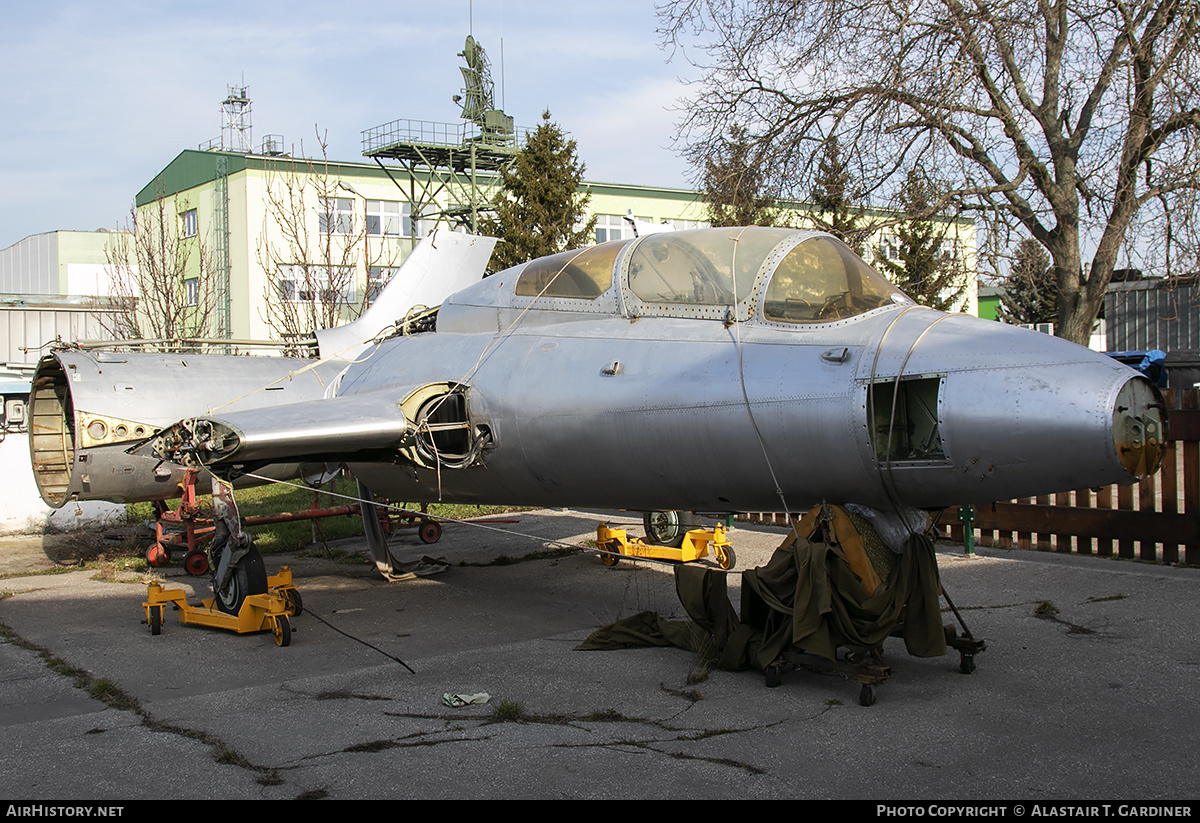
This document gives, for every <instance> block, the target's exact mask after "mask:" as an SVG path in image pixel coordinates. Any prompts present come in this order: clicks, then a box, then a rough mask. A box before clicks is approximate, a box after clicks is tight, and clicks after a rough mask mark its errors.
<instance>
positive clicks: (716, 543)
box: [596, 523, 737, 571]
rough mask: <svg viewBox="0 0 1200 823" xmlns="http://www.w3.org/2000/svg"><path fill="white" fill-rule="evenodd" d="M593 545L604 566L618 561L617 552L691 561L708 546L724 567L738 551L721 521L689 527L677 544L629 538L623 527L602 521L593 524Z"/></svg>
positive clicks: (700, 555) (697, 557)
mask: <svg viewBox="0 0 1200 823" xmlns="http://www.w3.org/2000/svg"><path fill="white" fill-rule="evenodd" d="M596 545H597V547H599V549H600V550H601V551H602V552H606V553H605V554H602V555H600V562H601V563H603V564H604V565H606V566H615V565H617V563H618V562H620V559H621V557H620V555H624V556H625V557H652V558H655V559H658V560H676V561H678V562H680V563H690V562H691V561H693V560H699V559H700V558H702V557H707V556H708V550H709V548H710V547H711V548H712V552H713V556H714V557H715V558H716V561H717V565H718V566H720V567H721V568H722V569H724V570H725V571H729V570H730V569H732V568H733V564H734V563H736V562H737V555H736V554H734V552H733V546H732V545H731V544H730V543H729V541H728V540H727V539H726V538H725V527H724V526H722V525H721V524H720V523H718V524H717V525H715V526H714V527H713V528H712V529H711V530H709V529H692V530H691V531H689V532H688V533H687V534H685V535H684V536H683V543H682V544H681V545H680V546H679V548H677V549H676V548H673V547H671V546H651V545H649V544H648V543H643V542H642V541H641V540H639V539H638V538H636V537H634V538H630V537H629V536H628V535H627V534H626V530H625V529H610V528H609V527H608V526H606V525H605V524H603V523H601V524H600V525H599V526H597V527H596Z"/></svg>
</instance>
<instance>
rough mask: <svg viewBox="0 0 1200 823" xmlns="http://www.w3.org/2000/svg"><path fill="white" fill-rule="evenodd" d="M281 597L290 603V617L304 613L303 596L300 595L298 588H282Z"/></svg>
mask: <svg viewBox="0 0 1200 823" xmlns="http://www.w3.org/2000/svg"><path fill="white" fill-rule="evenodd" d="M283 597H284V599H285V600H287V602H288V603H290V604H291V605H292V617H299V616H300V615H302V614H304V598H302V597H301V596H300V590H299V589H284V592H283Z"/></svg>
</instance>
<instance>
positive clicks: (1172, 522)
mask: <svg viewBox="0 0 1200 823" xmlns="http://www.w3.org/2000/svg"><path fill="white" fill-rule="evenodd" d="M1164 395H1165V399H1166V405H1167V410H1168V411H1167V433H1168V436H1169V437H1170V438H1171V439H1170V441H1168V443H1167V449H1166V453H1165V455H1164V456H1163V463H1162V468H1161V469H1160V470H1159V472H1158V473H1157V474H1155V475H1154V476H1153V477H1150V478H1148V479H1146V480H1144V481H1142V482H1141V483H1138V484H1135V485H1133V486H1107V487H1104V488H1101V489H1099V490H1098V491H1093V490H1091V489H1080V490H1078V491H1072V492H1062V493H1060V494H1054V495H1046V496H1043V497H1036V498H1020V499H1017V500H1011V501H1007V502H1000V503H992V504H990V505H977V506H975V507H974V509H975V522H974V529H975V542H976V544H977V545H979V546H996V547H1000V548H1013V547H1016V548H1019V549H1037V550H1039V551H1055V552H1062V553H1074V554H1083V555H1095V556H1099V557H1113V556H1117V557H1125V558H1130V559H1139V560H1149V561H1155V562H1161V563H1185V564H1188V565H1200V393H1198V392H1197V390H1196V389H1184V390H1183V391H1182V392H1175V391H1171V390H1168V391H1166V392H1164ZM738 519H739V520H751V521H758V522H768V523H778V524H781V525H783V524H786V523H787V516H786V515H784V514H780V513H774V512H749V513H747V514H743V515H739V516H738ZM951 521H953V522H951ZM938 532H939V534H940V535H941V536H942V537H943V538H946V539H948V540H950V541H952V542H955V543H962V542H963V534H964V533H963V525H962V521H961V520H959V510H958V507H952V508H949V509H946V510H945V511H944V512H943V513H942V516H941V519H940V522H939V525H938Z"/></svg>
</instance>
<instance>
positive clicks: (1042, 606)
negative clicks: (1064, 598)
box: [1033, 600, 1058, 620]
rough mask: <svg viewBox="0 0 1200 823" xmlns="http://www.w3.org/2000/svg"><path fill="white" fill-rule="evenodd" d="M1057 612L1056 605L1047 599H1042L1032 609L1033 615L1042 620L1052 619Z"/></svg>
mask: <svg viewBox="0 0 1200 823" xmlns="http://www.w3.org/2000/svg"><path fill="white" fill-rule="evenodd" d="M1057 614H1058V606H1055V605H1054V604H1053V603H1051V602H1050V601H1049V600H1043V601H1042V602H1041V603H1038V604H1037V608H1035V609H1034V610H1033V616H1034V617H1040V618H1041V619H1042V620H1053V619H1055V616H1056V615H1057Z"/></svg>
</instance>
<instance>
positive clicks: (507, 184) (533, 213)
mask: <svg viewBox="0 0 1200 823" xmlns="http://www.w3.org/2000/svg"><path fill="white" fill-rule="evenodd" d="M583 172H584V165H583V163H581V162H580V161H579V158H578V156H577V154H576V146H575V141H574V140H568V139H567V137H566V135H565V134H564V133H563V130H562V129H561V128H559V126H558V125H557V124H556V123H552V122H550V112H549V111H545V112H543V113H542V123H541V125H539V126H538V127H537V129H536V130H535V131H534V132H533V134H531V135H530V136H529V138H528V139H527V140H526V141H525V146H524V147H523V148H522V149H521V150H520V151H519V152H518V153H517V156H516V159H515V160H514V161H513V163H512V164H511V165H509V166H508V167H507V168H505V169H504V170H503V171H501V173H500V182H501V190H500V193H499V194H498V195H497V196H496V199H495V200H494V201H493V207H494V209H495V216H494V217H492V218H490V219H487V220H485V221H483V225H482V229H483V232H484V233H485V234H490V235H492V236H494V237H498V238H500V242H499V243H497V244H496V250H495V251H494V252H493V253H492V260H491V263H490V265H489V271H492V272H496V271H501V270H502V269H506V268H508V267H509V266H515V265H517V264H519V263H524V262H525V261H527V260H532V259H534V258H535V257H543V256H545V255H548V254H557V253H558V252H560V251H564V250H566V249H574V248H580V247H582V246H586V245H588V244H590V243H591V242H593V238H594V236H595V228H596V218H595V217H592V218H591V219H590V220H586V221H585V220H584V217H585V216H586V214H587V205H588V203H589V202H590V201H591V197H592V196H591V195H590V194H580V192H579V187H580V185H581V184H582V182H583Z"/></svg>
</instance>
